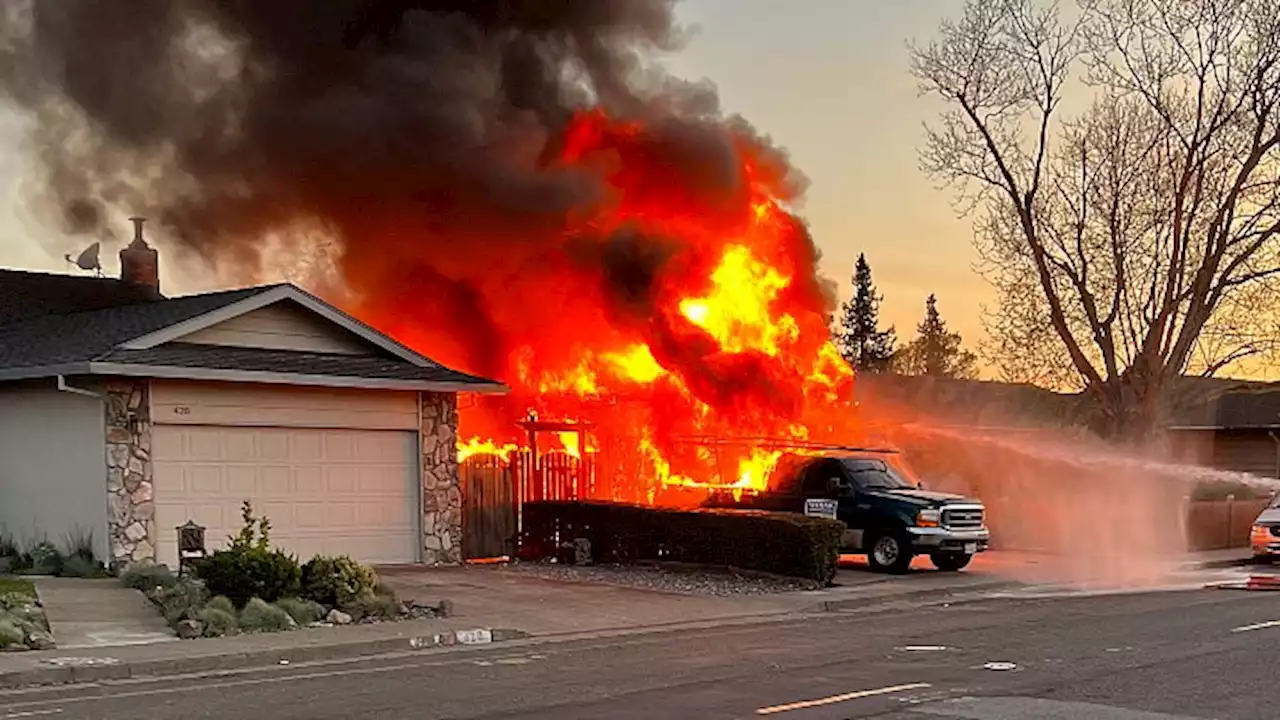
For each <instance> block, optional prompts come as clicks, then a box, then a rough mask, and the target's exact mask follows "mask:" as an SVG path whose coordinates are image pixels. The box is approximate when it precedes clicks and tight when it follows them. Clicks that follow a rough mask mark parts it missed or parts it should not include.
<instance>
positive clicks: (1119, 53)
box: [912, 0, 1280, 440]
mask: <svg viewBox="0 0 1280 720" xmlns="http://www.w3.org/2000/svg"><path fill="white" fill-rule="evenodd" d="M912 71H913V74H914V75H915V77H916V79H917V80H918V81H919V84H920V88H921V91H922V92H923V93H925V94H926V95H929V96H932V97H935V98H939V99H941V100H942V101H943V103H944V105H945V109H944V110H943V111H942V113H941V114H940V116H939V118H938V120H937V122H935V123H932V124H931V125H930V126H929V128H928V137H927V141H926V143H925V145H924V147H923V149H922V151H921V161H922V166H923V168H924V170H925V171H927V172H929V173H930V174H932V175H933V176H934V177H936V178H938V179H940V180H942V181H944V182H945V183H946V184H948V185H950V186H952V187H953V188H955V189H956V190H957V192H958V197H959V198H960V199H961V200H962V201H963V203H964V204H963V205H962V211H964V212H966V213H968V212H973V213H975V214H976V217H977V221H976V223H975V230H976V237H977V245H978V250H979V254H980V257H981V258H982V263H981V264H980V269H981V271H982V272H983V273H984V275H985V276H986V277H987V278H988V279H989V280H990V281H991V282H992V283H993V284H994V286H995V288H996V290H997V297H998V304H997V306H996V307H994V308H992V309H991V312H990V317H989V318H988V331H989V332H991V333H992V336H993V337H992V341H991V342H990V343H989V347H991V348H993V349H995V350H997V351H1000V350H1003V351H1005V352H1007V353H1009V358H1008V360H1009V361H1008V362H1007V363H1006V364H1005V367H1004V368H1003V370H1004V371H1005V372H1006V373H1009V374H1016V373H1020V372H1022V373H1027V374H1030V375H1038V376H1041V377H1042V378H1055V381H1056V382H1058V383H1061V382H1068V383H1069V382H1071V381H1072V380H1074V381H1075V382H1076V383H1077V384H1078V385H1079V386H1081V387H1083V388H1084V389H1085V390H1086V392H1088V393H1089V394H1090V396H1091V397H1092V398H1093V399H1094V400H1095V401H1096V403H1097V406H1098V408H1099V409H1100V410H1101V418H1102V423H1101V429H1102V430H1103V431H1104V432H1107V433H1108V434H1110V435H1112V436H1113V437H1127V438H1128V439H1134V440H1145V439H1147V438H1150V437H1151V434H1152V432H1153V431H1154V430H1155V428H1156V427H1157V422H1158V419H1159V407H1160V404H1159V399H1160V396H1161V394H1162V392H1163V391H1164V390H1165V389H1166V387H1167V386H1168V384H1169V381H1170V380H1171V379H1172V378H1174V377H1175V376H1177V375H1180V374H1183V373H1186V372H1188V371H1189V370H1191V371H1195V370H1197V369H1198V370H1199V371H1201V372H1210V373H1212V372H1216V371H1219V370H1221V369H1222V368H1224V367H1227V366H1228V365H1231V364H1232V363H1234V362H1236V361H1239V360H1240V359H1241V358H1244V357H1248V356H1250V355H1253V354H1255V353H1259V352H1263V351H1264V350H1265V349H1267V348H1266V343H1265V342H1263V343H1260V342H1257V341H1256V340H1255V338H1254V337H1253V336H1252V335H1249V334H1248V331H1243V332H1242V331H1240V330H1239V328H1240V327H1242V326H1243V325H1248V324H1250V322H1251V321H1250V316H1252V317H1253V318H1257V317H1259V316H1260V315H1265V313H1262V312H1260V311H1261V310H1263V309H1264V308H1260V307H1258V304H1257V301H1258V300H1259V299H1262V300H1265V299H1266V296H1267V295H1268V293H1265V292H1259V289H1260V288H1264V287H1265V286H1266V285H1268V284H1269V283H1270V281H1271V280H1272V279H1273V278H1274V277H1275V276H1276V275H1277V273H1280V237H1278V236H1277V233H1278V232H1280V224H1278V223H1280V0H1077V1H1076V2H1075V3H1074V5H1072V6H1070V7H1066V8H1061V9H1060V8H1059V7H1058V6H1057V5H1056V4H1054V5H1045V4H1041V3H1037V2H1034V1H1033V0H970V1H969V2H968V3H967V4H966V7H965V12H964V15H963V17H962V18H960V19H959V20H958V21H956V22H947V23H944V24H943V25H942V27H941V29H940V31H939V35H938V37H937V38H936V39H935V41H933V42H932V43H930V44H928V45H925V46H913V47H912ZM1077 99H1078V100H1080V101H1082V102H1083V103H1084V104H1083V110H1081V111H1079V112H1077V113H1075V114H1071V115H1068V114H1067V113H1066V111H1065V110H1064V109H1063V108H1064V105H1065V104H1066V102H1067V101H1069V100H1077ZM1271 297H1275V296H1274V295H1272V296H1271ZM1271 304H1274V300H1272V301H1271ZM1233 327H1234V328H1236V330H1235V331H1231V332H1215V328H1233ZM1209 339H1212V340H1213V342H1207V340H1209Z"/></svg>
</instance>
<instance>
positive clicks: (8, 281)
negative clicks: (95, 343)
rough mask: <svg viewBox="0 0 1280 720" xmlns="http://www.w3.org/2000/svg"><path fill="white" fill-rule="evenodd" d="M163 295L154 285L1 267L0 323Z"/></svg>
mask: <svg viewBox="0 0 1280 720" xmlns="http://www.w3.org/2000/svg"><path fill="white" fill-rule="evenodd" d="M163 299H164V297H163V296H162V295H160V293H159V292H157V291H156V290H155V289H154V288H151V287H148V286H146V285H132V284H130V283H124V282H120V281H119V280H116V279H114V278H95V277H84V276H77V275H54V274H51V273H35V272H27V271H23V270H5V269H0V326H4V325H11V324H13V323H18V322H24V321H27V320H33V319H35V318H39V317H44V316H48V315H67V314H70V313H80V312H92V311H94V310H105V309H107V308H112V307H123V306H126V305H139V304H143V303H150V302H155V301H157V300H163Z"/></svg>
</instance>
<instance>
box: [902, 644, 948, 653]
mask: <svg viewBox="0 0 1280 720" xmlns="http://www.w3.org/2000/svg"><path fill="white" fill-rule="evenodd" d="M898 649H899V650H901V651H902V652H943V651H944V650H950V649H951V648H949V647H947V646H946V645H906V646H904V647H900V648H898Z"/></svg>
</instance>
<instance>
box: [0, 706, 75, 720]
mask: <svg viewBox="0 0 1280 720" xmlns="http://www.w3.org/2000/svg"><path fill="white" fill-rule="evenodd" d="M61 712H62V708H53V709H52V710H31V711H29V712H16V713H9V714H8V715H0V720H17V718H29V717H40V716H42V715H57V714H59V713H61Z"/></svg>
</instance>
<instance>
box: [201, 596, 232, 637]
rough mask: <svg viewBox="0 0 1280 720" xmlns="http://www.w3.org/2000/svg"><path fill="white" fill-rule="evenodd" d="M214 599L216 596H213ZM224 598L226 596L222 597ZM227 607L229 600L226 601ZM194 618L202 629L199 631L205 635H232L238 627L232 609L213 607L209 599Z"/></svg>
mask: <svg viewBox="0 0 1280 720" xmlns="http://www.w3.org/2000/svg"><path fill="white" fill-rule="evenodd" d="M214 599H215V600H216V599H217V598H214ZM222 599H223V600H226V598H222ZM227 605H228V607H229V606H230V602H228V603H227ZM196 620H199V621H200V624H201V626H203V628H204V629H203V630H202V631H201V632H202V634H203V635H204V636H205V637H222V636H223V635H234V634H235V632H236V630H237V629H238V627H239V626H238V625H237V623H236V614H235V611H234V610H226V609H224V608H222V607H214V606H213V602H212V601H210V602H209V604H208V605H205V606H204V607H203V608H201V610H200V612H198V613H196Z"/></svg>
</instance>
